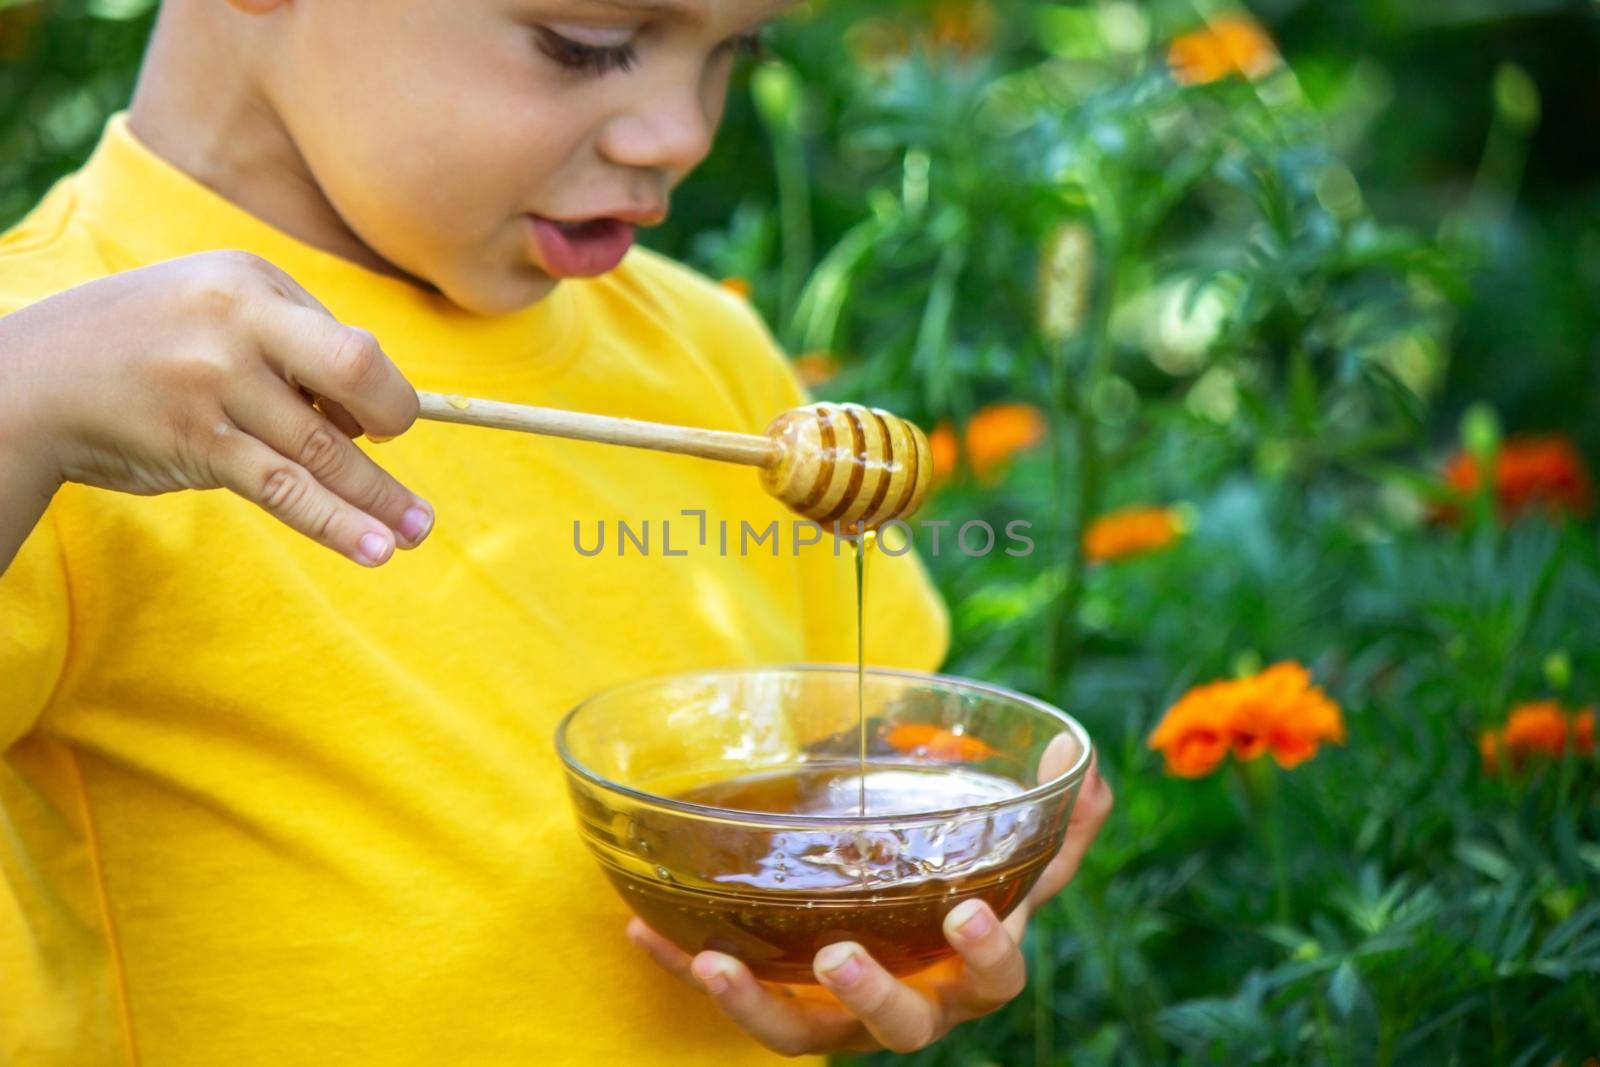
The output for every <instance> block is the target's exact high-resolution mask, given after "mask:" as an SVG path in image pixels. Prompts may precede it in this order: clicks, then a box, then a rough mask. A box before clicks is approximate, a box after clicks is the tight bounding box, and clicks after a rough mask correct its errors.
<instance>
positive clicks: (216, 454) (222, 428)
mask: <svg viewBox="0 0 1600 1067" xmlns="http://www.w3.org/2000/svg"><path fill="white" fill-rule="evenodd" d="M213 434H214V436H215V438H216V440H215V442H214V444H213V449H212V454H211V463H212V471H211V474H212V477H213V478H214V479H215V480H216V482H217V484H219V485H221V486H223V487H225V488H227V489H231V490H233V491H234V492H235V493H238V494H239V495H240V496H242V497H244V498H245V499H246V500H249V501H252V502H254V503H256V504H258V505H260V506H261V507H262V508H265V509H266V510H267V512H268V513H270V514H271V515H272V516H274V517H275V518H277V519H278V520H279V521H281V522H283V523H285V524H286V525H288V526H289V527H291V528H293V529H295V530H297V531H299V532H300V533H302V534H305V535H306V536H307V537H309V538H311V539H312V540H313V541H316V542H317V543H318V544H321V545H325V546H326V547H328V548H331V549H333V550H334V551H335V552H338V553H340V554H341V555H343V556H345V557H346V558H348V559H352V560H354V561H356V562H357V563H360V564H362V565H363V566H367V567H376V566H378V565H379V564H381V563H384V562H386V561H387V560H388V559H389V557H390V556H392V555H394V534H393V533H392V532H391V531H390V530H389V528H388V527H386V526H384V524H383V523H381V522H379V521H378V520H377V519H375V518H373V517H372V516H370V515H367V514H364V513H363V512H362V511H360V510H359V509H357V508H355V507H353V506H352V505H350V504H348V503H346V502H345V501H343V500H341V499H340V498H339V497H337V496H335V495H334V494H333V493H332V492H331V491H330V490H328V489H327V488H325V487H324V486H323V485H321V484H320V483H319V482H318V481H317V480H316V479H315V478H313V477H312V476H311V475H310V473H309V472H307V471H306V469H305V468H304V467H302V466H300V465H299V464H298V463H295V462H293V461H292V460H289V459H287V458H285V457H284V456H282V455H280V454H279V453H278V452H276V451H275V450H273V449H271V448H269V447H267V446H266V445H264V444H262V443H261V442H260V441H258V440H256V439H255V438H254V437H252V436H251V435H250V434H248V433H246V432H245V431H244V430H241V429H240V428H239V427H238V426H235V425H233V424H232V423H228V422H222V423H219V424H218V425H217V426H216V428H215V429H214V431H213Z"/></svg>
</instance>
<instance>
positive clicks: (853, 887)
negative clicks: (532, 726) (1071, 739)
mask: <svg viewBox="0 0 1600 1067" xmlns="http://www.w3.org/2000/svg"><path fill="white" fill-rule="evenodd" d="M1021 791H1022V786H1021V785H1019V784H1018V783H1016V782H1013V781H1010V780H1007V779H1004V778H1000V777H996V776H994V775H988V774H981V773H978V772H975V771H972V770H969V769H964V768H959V767H950V766H930V765H927V764H915V763H889V762H874V763H872V764H870V765H869V766H868V767H867V769H866V774H865V775H864V776H863V775H862V774H861V773H860V772H859V769H858V767H857V766H856V765H855V764H854V763H842V764H834V765H832V766H804V765H802V766H800V767H795V768H787V769H784V770H780V771H773V772H766V773H761V774H753V775H747V776H743V777H739V778H735V779H733V780H731V781H726V782H721V783H718V784H715V785H710V786H703V787H699V788H696V789H693V790H689V791H687V792H684V793H680V794H678V796H677V799H680V800H686V801H690V802H692V803H696V804H704V805H708V806H711V807H715V808H718V809H722V810H725V811H726V810H732V811H744V812H763V813H769V814H778V815H804V816H844V817H847V818H848V817H849V816H854V815H856V814H857V813H858V811H859V808H860V806H861V805H862V804H863V803H865V806H866V808H867V809H868V810H869V811H870V812H871V813H872V815H873V817H874V819H883V820H884V822H882V823H875V824H874V825H873V826H872V827H871V828H869V829H865V830H858V829H854V828H852V827H851V826H850V825H849V824H848V823H844V824H839V823H835V824H829V823H819V824H817V825H815V826H810V825H807V826H797V825H793V824H790V825H774V826H767V827H763V826H762V825H761V823H760V822H759V820H753V821H751V822H745V823H730V824H727V825H723V824H719V823H711V822H708V823H707V824H705V825H704V826H703V827H701V828H699V829H698V830H697V831H696V832H695V833H693V834H663V835H659V836H656V835H648V836H649V837H650V838H651V839H650V840H648V841H647V842H646V843H647V844H648V846H649V847H648V848H647V849H645V850H643V851H647V852H649V853H650V854H653V855H655V856H656V857H657V858H658V859H659V860H660V861H661V863H662V866H661V867H659V868H658V869H657V873H658V875H660V876H659V877H649V876H644V877H640V876H638V875H635V874H633V873H631V872H628V871H624V870H621V869H618V868H614V867H613V868H609V869H608V873H609V874H610V876H611V878H612V880H613V881H614V882H615V883H616V885H617V887H618V888H619V889H620V890H621V891H622V895H623V896H624V898H626V899H627V901H628V902H629V904H630V905H632V907H633V908H634V909H635V910H636V911H637V912H638V913H639V915H640V916H641V917H643V918H644V920H645V921H646V922H648V923H649V924H650V925H651V926H652V927H653V928H655V929H656V930H657V931H659V932H661V933H662V934H664V935H665V936H667V937H668V938H670V939H671V940H672V941H673V942H675V943H676V944H678V945H679V946H680V947H683V948H684V949H686V950H687V951H690V952H698V951H701V950H704V949H713V950H716V951H720V952H726V953H729V954H730V955H733V956H736V957H738V958H740V959H742V960H744V961H745V962H746V963H747V964H748V965H749V966H750V968H751V970H752V971H753V972H754V973H755V974H756V975H757V977H760V978H763V979H767V980H771V981H782V982H814V981H815V980H816V979H815V977H814V975H813V973H812V969H811V968H812V959H813V957H815V955H816V953H817V950H818V949H820V948H822V947H823V946H824V945H827V944H831V943H832V942H835V941H846V940H848V941H855V942H858V943H860V944H861V945H863V946H865V947H866V949H867V950H868V951H869V952H871V953H872V955H873V957H874V958H875V959H877V960H878V961H879V962H880V963H882V964H883V965H884V967H886V968H887V969H888V970H889V971H891V972H892V973H894V974H900V975H904V974H910V973H912V972H915V971H918V970H921V969H922V968H924V967H926V966H928V965H929V964H931V963H934V962H936V961H938V960H940V959H942V958H944V957H946V956H949V955H951V954H952V949H951V948H950V945H949V943H948V942H947V941H946V940H945V938H944V934H943V931H942V926H941V923H942V922H943V919H944V916H945V914H946V913H947V912H948V911H949V910H950V909H951V908H953V907H955V906H956V905H957V904H959V903H961V902H962V901H964V900H968V899H971V898H973V897H977V898H980V899H982V900H984V901H986V902H987V903H988V904H989V906H990V907H991V908H993V909H994V911H995V912H996V913H997V914H999V915H1002V916H1003V915H1005V914H1007V913H1008V912H1009V911H1010V910H1011V909H1012V907H1013V906H1014V905H1015V904H1016V903H1017V902H1018V900H1019V899H1020V898H1021V896H1022V894H1023V893H1025V892H1026V891H1027V890H1028V888H1029V887H1030V886H1031V885H1032V884H1033V882H1034V880H1035V878H1037V876H1038V874H1039V871H1040V870H1041V869H1042V868H1043V866H1044V864H1045V863H1046V862H1048V860H1049V858H1050V857H1049V850H1048V843H1049V840H1050V835H1049V834H1041V833H1040V832H1039V829H1040V827H1039V826H1038V825H1036V821H1037V820H1038V819H1040V818H1041V817H1043V816H1042V814H1041V812H1040V811H1038V810H1037V809H1035V808H1031V807H1028V808H1023V809H1020V810H1019V809H1017V808H1009V809H1001V810H997V811H984V810H981V809H979V810H965V811H955V812H953V813H952V814H950V815H948V816H946V817H942V818H927V817H926V813H929V812H938V811H948V810H949V809H972V808H973V807H974V806H975V805H989V804H992V803H993V802H995V801H1000V800H1004V799H1005V798H1007V797H1010V796H1014V795H1016V794H1017V793H1019V792H1021ZM901 814H903V815H905V816H906V818H905V819H904V820H896V819H894V818H892V816H894V815H901ZM668 870H670V871H674V872H685V871H692V872H695V874H694V875H693V876H692V881H691V880H690V877H691V876H685V875H677V876H669V875H667V874H666V873H665V872H667V871H668Z"/></svg>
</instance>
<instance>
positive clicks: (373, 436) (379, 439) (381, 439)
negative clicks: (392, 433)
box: [367, 432, 394, 445]
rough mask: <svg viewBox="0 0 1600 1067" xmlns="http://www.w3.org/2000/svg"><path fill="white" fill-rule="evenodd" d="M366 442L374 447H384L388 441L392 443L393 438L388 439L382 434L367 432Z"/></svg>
mask: <svg viewBox="0 0 1600 1067" xmlns="http://www.w3.org/2000/svg"><path fill="white" fill-rule="evenodd" d="M367 440H369V441H371V442H372V443H373V444H375V445H386V444H388V443H389V442H390V441H393V440H394V438H393V437H388V436H386V435H384V434H381V433H371V432H368V434H367Z"/></svg>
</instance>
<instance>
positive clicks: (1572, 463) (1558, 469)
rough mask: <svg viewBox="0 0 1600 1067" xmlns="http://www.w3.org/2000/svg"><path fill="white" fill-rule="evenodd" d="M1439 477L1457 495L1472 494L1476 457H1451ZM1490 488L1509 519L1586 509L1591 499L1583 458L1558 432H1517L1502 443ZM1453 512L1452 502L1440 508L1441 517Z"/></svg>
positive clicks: (1479, 481)
mask: <svg viewBox="0 0 1600 1067" xmlns="http://www.w3.org/2000/svg"><path fill="white" fill-rule="evenodd" d="M1444 478H1445V483H1446V484H1447V485H1449V487H1450V488H1451V489H1452V490H1454V491H1455V492H1456V493H1458V494H1460V495H1462V496H1471V495H1473V494H1475V493H1477V492H1478V489H1479V487H1480V485H1481V484H1482V475H1481V473H1480V471H1479V469H1478V457H1476V456H1474V455H1473V454H1472V453H1470V452H1461V453H1458V454H1457V455H1455V456H1453V457H1452V458H1451V459H1450V462H1449V463H1448V464H1447V465H1446V467H1445V472H1444ZM1494 492H1495V500H1496V502H1497V504H1498V506H1499V511H1500V515H1501V517H1502V518H1508V519H1509V518H1513V517H1515V516H1517V515H1519V514H1522V513H1523V512H1526V511H1529V510H1532V509H1535V508H1539V509H1542V510H1545V511H1547V512H1550V513H1560V512H1562V511H1571V512H1575V513H1577V514H1580V515H1581V514H1587V513H1588V511H1589V508H1590V507H1591V506H1592V505H1593V503H1594V487H1593V485H1592V483H1591V482H1590V480H1589V472H1588V471H1587V470H1586V469H1585V468H1584V464H1583V459H1582V457H1580V456H1579V455H1578V450H1577V449H1576V448H1574V447H1573V444H1572V442H1571V441H1570V440H1568V439H1567V438H1565V437H1560V436H1544V437H1540V436H1520V437H1513V438H1510V439H1509V440H1507V441H1506V442H1505V443H1504V444H1502V445H1501V446H1500V451H1499V452H1498V453H1497V454H1496V456H1495V466H1494ZM1456 514H1457V509H1455V508H1454V507H1446V508H1443V509H1441V511H1440V515H1441V517H1444V518H1453V517H1454V516H1455V515H1456Z"/></svg>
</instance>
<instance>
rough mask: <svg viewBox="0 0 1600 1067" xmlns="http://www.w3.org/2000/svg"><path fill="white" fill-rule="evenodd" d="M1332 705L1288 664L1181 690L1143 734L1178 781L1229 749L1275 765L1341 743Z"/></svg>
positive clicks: (1340, 719)
mask: <svg viewBox="0 0 1600 1067" xmlns="http://www.w3.org/2000/svg"><path fill="white" fill-rule="evenodd" d="M1344 739H1345V731H1344V715H1343V713H1342V712H1341V711H1340V710H1339V705H1338V704H1336V703H1334V702H1333V701H1332V700H1330V699H1329V698H1328V696H1327V695H1326V694H1325V693H1323V692H1322V690H1320V689H1318V688H1317V687H1316V686H1314V685H1312V684H1311V673H1310V672H1309V671H1307V670H1306V669H1305V668H1304V667H1303V666H1301V665H1300V664H1298V663H1295V662H1293V661H1286V662H1283V663H1276V664H1273V665H1272V666H1271V667H1268V668H1267V669H1266V670H1264V671H1262V672H1261V673H1260V674H1255V675H1251V676H1250V677H1248V678H1240V679H1237V680H1235V681H1222V682H1210V683H1208V684H1205V685H1199V686H1196V687H1195V688H1193V689H1191V690H1189V691H1188V692H1187V693H1185V694H1184V695H1183V697H1182V699H1180V700H1179V701H1178V702H1177V703H1176V704H1174V705H1173V706H1172V707H1171V708H1170V709H1168V711H1167V713H1166V715H1164V716H1163V717H1162V719H1161V722H1160V723H1158V724H1157V726H1156V728H1155V731H1154V732H1153V733H1152V734H1151V735H1150V739H1149V742H1148V744H1149V746H1150V748H1151V749H1153V750H1155V751H1159V752H1160V753H1162V755H1163V756H1164V757H1165V758H1166V764H1167V770H1168V772H1170V773H1172V774H1175V775H1178V776H1180V777H1184V778H1199V777H1202V776H1204V775H1207V774H1210V773H1211V772H1212V771H1214V770H1216V768H1217V766H1218V765H1219V764H1221V762H1222V760H1223V758H1224V757H1225V756H1227V755H1228V753H1229V752H1230V751H1231V752H1232V753H1233V756H1234V758H1235V759H1239V760H1252V759H1257V758H1259V757H1261V756H1263V755H1265V754H1266V753H1269V752H1270V753H1271V754H1272V758H1273V759H1275V760H1276V761H1277V762H1278V765H1279V766H1281V767H1285V768H1290V767H1298V766H1299V765H1300V764H1302V763H1304V762H1305V761H1306V760H1308V759H1310V758H1311V757H1312V756H1314V755H1316V754H1317V749H1318V748H1319V747H1321V745H1322V743H1323V742H1331V743H1333V744H1343V743H1344Z"/></svg>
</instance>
